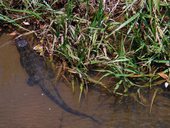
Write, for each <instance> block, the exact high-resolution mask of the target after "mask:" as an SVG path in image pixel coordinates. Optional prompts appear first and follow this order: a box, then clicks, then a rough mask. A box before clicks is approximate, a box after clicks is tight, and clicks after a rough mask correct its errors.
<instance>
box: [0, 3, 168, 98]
mask: <svg viewBox="0 0 170 128" xmlns="http://www.w3.org/2000/svg"><path fill="white" fill-rule="evenodd" d="M0 7H2V8H1V9H0V20H1V21H3V23H10V24H12V25H14V26H16V27H18V28H20V29H22V31H25V32H30V31H33V32H34V33H35V34H36V36H37V37H38V38H39V40H40V42H39V43H40V44H41V45H42V46H43V53H44V56H48V57H50V59H51V61H52V62H53V63H54V64H55V63H56V62H59V61H60V62H61V63H62V64H63V72H64V73H63V77H64V75H69V76H70V77H71V78H74V80H79V81H80V82H81V84H80V85H81V86H80V88H81V94H82V92H83V90H84V89H86V87H87V84H89V83H92V84H93V85H96V86H99V87H101V88H104V89H105V90H106V91H108V92H109V93H114V94H119V95H127V94H128V90H129V89H130V88H132V87H136V88H137V89H141V88H145V87H151V86H152V85H154V84H153V81H156V80H157V79H159V78H160V77H161V76H160V75H159V74H158V73H160V72H163V73H164V74H166V73H167V70H168V65H169V59H170V54H169V53H170V43H169V42H170V36H169V35H170V22H169V21H170V15H169V14H170V3H169V2H168V1H166V0H160V1H159V0H149V1H144V0H141V1H130V0H124V1H123V2H122V1H120V0H118V1H110V2H106V1H104V0H99V1H98V2H94V1H93V2H92V1H90V0H81V1H77V0H68V1H62V0H61V1H58V0H50V1H47V0H43V1H29V0H27V1H24V0H20V5H16V4H15V2H14V1H12V2H11V3H8V2H3V1H1V2H0ZM24 23H28V24H29V25H26V24H24ZM46 53H47V54H46ZM93 73H94V74H95V75H98V76H100V77H99V79H94V75H92V74H93ZM168 75H169V74H168ZM64 78H66V77H64ZM107 78H113V79H114V80H113V79H112V80H113V81H109V82H108V83H107V82H106V83H103V82H102V81H103V80H104V79H107ZM67 80H68V81H70V79H67ZM72 83H73V82H72ZM81 94H80V96H81Z"/></svg>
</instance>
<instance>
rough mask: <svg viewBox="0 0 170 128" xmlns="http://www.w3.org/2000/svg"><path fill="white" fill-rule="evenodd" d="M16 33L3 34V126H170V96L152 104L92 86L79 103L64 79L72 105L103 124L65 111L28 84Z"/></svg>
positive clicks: (0, 103) (0, 50)
mask: <svg viewBox="0 0 170 128" xmlns="http://www.w3.org/2000/svg"><path fill="white" fill-rule="evenodd" d="M11 42H12V37H10V36H7V35H3V36H1V37H0V128H48V127H49V128H95V127H97V128H146V127H148V128H169V127H170V99H168V98H165V97H162V96H157V97H156V99H155V102H154V104H153V108H152V112H151V113H149V105H147V106H142V105H140V104H138V103H136V102H131V101H126V102H116V103H115V98H114V97H108V96H105V95H102V94H100V93H99V92H97V91H94V90H89V93H88V95H87V97H86V98H85V99H83V101H82V102H81V103H80V104H79V103H78V96H79V93H78V91H76V93H73V92H72V90H71V88H69V87H68V86H66V85H65V84H64V83H62V82H58V83H57V85H58V86H57V87H58V89H59V92H60V94H61V96H62V97H63V99H64V100H65V102H66V103H67V104H68V105H69V106H70V107H72V108H74V109H76V110H78V111H80V112H84V113H86V114H88V115H93V116H94V117H96V118H97V119H99V120H100V121H101V123H102V124H100V125H99V124H96V123H94V122H93V121H91V120H89V119H83V118H80V117H77V116H75V115H72V114H70V113H67V112H65V111H63V110H62V109H61V108H60V107H58V106H57V105H56V104H54V103H53V102H52V101H51V100H50V99H49V98H48V97H46V96H45V95H43V93H42V91H41V89H40V88H39V87H38V86H33V87H30V86H28V85H27V82H26V81H27V79H28V76H27V74H26V72H25V71H24V69H23V68H22V67H21V65H20V61H19V54H18V52H17V50H16V47H15V45H13V44H12V43H11Z"/></svg>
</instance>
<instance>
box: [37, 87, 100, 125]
mask: <svg viewBox="0 0 170 128" xmlns="http://www.w3.org/2000/svg"><path fill="white" fill-rule="evenodd" d="M40 87H41V89H42V91H43V92H44V93H45V95H47V96H48V97H49V98H50V99H51V100H52V101H54V102H55V103H56V104H57V105H59V106H60V107H61V108H62V109H63V110H64V111H66V112H69V113H71V114H74V115H76V116H79V117H83V118H88V119H91V120H92V121H94V122H96V123H98V124H101V122H100V121H99V120H97V119H95V118H94V117H93V116H90V115H87V114H85V113H81V112H79V111H77V110H74V109H72V108H71V107H69V106H68V105H67V104H66V103H65V102H64V101H63V99H62V97H61V96H60V94H59V92H58V90H57V88H54V89H55V95H53V94H52V93H51V92H50V91H49V90H48V89H47V88H46V87H45V86H42V85H40Z"/></svg>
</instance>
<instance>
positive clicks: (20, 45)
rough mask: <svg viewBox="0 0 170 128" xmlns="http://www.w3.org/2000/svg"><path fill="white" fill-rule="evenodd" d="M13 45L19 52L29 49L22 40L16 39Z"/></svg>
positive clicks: (27, 44) (26, 43)
mask: <svg viewBox="0 0 170 128" xmlns="http://www.w3.org/2000/svg"><path fill="white" fill-rule="evenodd" d="M15 44H16V47H17V49H18V50H19V51H20V52H21V51H25V50H26V49H28V48H29V43H28V42H27V41H26V40H25V39H23V38H17V39H16V40H15Z"/></svg>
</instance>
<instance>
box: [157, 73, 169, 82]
mask: <svg viewBox="0 0 170 128" xmlns="http://www.w3.org/2000/svg"><path fill="white" fill-rule="evenodd" d="M158 75H159V76H160V77H162V78H163V79H165V80H168V75H166V74H165V73H163V72H159V73H158Z"/></svg>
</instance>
